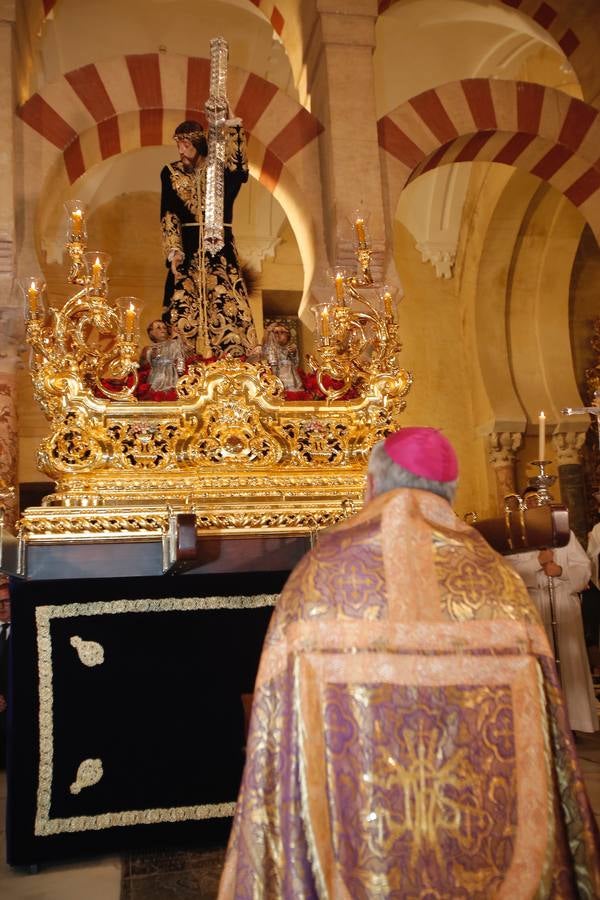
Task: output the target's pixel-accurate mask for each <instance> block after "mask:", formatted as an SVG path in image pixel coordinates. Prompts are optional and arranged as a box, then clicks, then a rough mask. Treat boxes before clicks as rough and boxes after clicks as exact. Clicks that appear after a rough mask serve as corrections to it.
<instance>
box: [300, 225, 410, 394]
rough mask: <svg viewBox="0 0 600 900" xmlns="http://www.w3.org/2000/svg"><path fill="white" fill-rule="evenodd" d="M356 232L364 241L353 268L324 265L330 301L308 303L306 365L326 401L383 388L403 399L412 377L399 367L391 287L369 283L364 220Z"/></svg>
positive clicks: (368, 261)
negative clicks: (312, 333)
mask: <svg viewBox="0 0 600 900" xmlns="http://www.w3.org/2000/svg"><path fill="white" fill-rule="evenodd" d="M359 230H360V232H361V237H364V240H362V239H361V240H359V241H358V244H357V247H356V249H355V253H356V258H357V267H356V271H355V272H354V273H350V274H349V273H348V272H346V271H345V270H343V269H340V268H334V269H330V270H329V271H328V275H329V277H330V278H331V280H332V296H331V299H330V300H329V301H327V302H325V303H320V304H317V305H316V306H314V307H313V312H314V315H315V319H316V335H317V345H316V349H315V353H314V355H313V356H309V357H308V359H307V363H308V366H309V368H310V369H311V370H312V371H314V372H315V374H316V378H317V384H318V386H319V389H320V391H321V392H322V393H323V394H324V395H325V397H326V399H327V401H328V402H330V401H333V400H337V399H339V398H340V397H343V396H344V395H345V394H347V393H348V392H349V391H350V390H352V391H353V393H358V394H359V396H365V397H366V396H368V395H369V394H371V393H373V392H375V393H377V392H379V391H384V392H385V393H386V394H387V395H388V396H390V397H391V396H393V397H394V398H403V397H404V396H405V395H406V394H407V393H408V391H409V389H410V385H411V384H412V375H411V374H410V373H409V372H407V371H406V369H403V368H401V367H400V365H399V354H400V351H401V349H402V344H401V343H400V339H399V328H398V324H397V322H396V321H395V314H394V304H395V300H394V297H395V294H396V289H395V288H392V287H390V286H389V285H382V286H380V287H379V288H378V287H376V286H375V285H374V284H373V279H372V277H371V272H370V268H369V264H370V258H371V253H372V251H371V247H370V246H369V244H368V243H367V240H366V232H365V230H364V222H363V227H362V229H358V228H357V234H358V231H359ZM403 405H404V404H402V406H403Z"/></svg>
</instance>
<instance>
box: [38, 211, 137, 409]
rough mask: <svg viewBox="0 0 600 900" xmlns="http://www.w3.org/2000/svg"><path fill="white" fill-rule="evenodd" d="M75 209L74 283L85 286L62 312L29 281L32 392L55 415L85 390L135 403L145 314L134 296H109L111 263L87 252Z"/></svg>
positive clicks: (70, 242)
mask: <svg viewBox="0 0 600 900" xmlns="http://www.w3.org/2000/svg"><path fill="white" fill-rule="evenodd" d="M72 206H73V208H72V209H70V210H69V226H68V229H67V245H66V246H67V251H68V253H69V257H70V260H71V266H70V271H69V281H71V282H72V283H76V284H80V285H82V288H81V289H80V290H79V291H78V292H77V293H76V294H74V295H73V296H72V297H70V298H69V299H68V300H67V301H66V303H65V304H64V306H63V307H62V309H55V308H49V307H48V304H47V301H46V285H45V283H44V282H43V280H42V279H40V278H37V277H31V278H27V279H25V281H24V282H23V283H22V284H21V288H22V291H23V295H24V300H25V318H26V338H27V342H28V343H29V344H30V345H31V347H32V350H33V353H32V359H31V374H32V378H33V383H34V391H35V394H36V397H37V399H38V400H39V402H40V404H41V405H42V407H44V408H45V409H46V410H47V411H48V412H49V413H50V415H52V414H53V413H55V412H56V411H57V410H59V409H60V408H61V407H62V406H64V401H65V397H67V396H71V397H74V396H76V395H77V394H78V393H80V392H81V391H85V390H88V391H90V392H92V393H93V394H96V395H99V396H104V397H108V398H110V399H118V400H127V399H132V397H133V393H134V391H135V389H136V386H137V368H138V361H137V357H138V345H139V314H140V310H141V303H140V301H139V300H138V299H137V298H136V297H121V298H119V299H118V300H117V301H116V302H115V303H114V304H113V303H111V302H110V301H109V300H108V298H107V294H108V274H107V270H108V265H109V262H110V257H109V256H108V254H106V253H103V252H102V251H87V252H86V245H87V232H86V226H85V216H84V211H83V208H82V206H81V204H78V203H76V202H75V203H74V204H72Z"/></svg>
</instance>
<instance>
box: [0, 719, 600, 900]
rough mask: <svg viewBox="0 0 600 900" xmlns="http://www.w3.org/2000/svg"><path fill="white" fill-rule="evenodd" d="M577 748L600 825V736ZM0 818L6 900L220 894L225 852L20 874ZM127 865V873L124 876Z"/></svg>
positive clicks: (1, 780)
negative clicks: (156, 866)
mask: <svg viewBox="0 0 600 900" xmlns="http://www.w3.org/2000/svg"><path fill="white" fill-rule="evenodd" d="M577 750H578V754H579V760H580V762H581V768H582V771H583V775H584V778H585V781H586V785H587V789H588V793H589V797H590V801H591V804H592V809H593V810H594V815H595V816H596V821H597V822H598V824H599V825H600V732H597V733H596V734H595V735H581V736H579V737H578V739H577ZM5 797H6V776H5V773H4V772H0V804H1V806H2V807H4V803H5ZM2 812H3V814H2V818H1V819H0V838H1V841H2V846H1V848H0V849H1V861H0V897H1V898H2V900H120V897H121V876H122V874H124V875H125V879H124V889H125V893H124V896H123V898H122V900H167V898H171V897H172V898H173V900H187V898H188V896H189V897H190V898H191V897H194V898H196V900H210V898H213V897H215V896H216V887H217V877H218V870H219V867H220V863H221V860H222V858H223V852H222V851H221V850H218V849H215V850H212V851H207V852H206V854H205V856H206V859H205V860H204V861H203V865H201V866H199V865H198V860H197V858H194V855H193V854H191V855H190V854H186V853H184V852H181V853H173V854H171V857H172V860H173V865H172V866H168V865H162V866H161V874H160V877H159V878H157V877H153V876H154V872H153V870H152V865H151V862H149V861H148V858H141V857H140V858H139V859H136V857H135V856H131V857H130V858H129V859H128V860H127V861H126V862H125V863H124V864H122V862H121V859H120V858H119V857H114V856H111V857H106V858H104V859H93V860H82V861H80V862H77V863H70V864H65V865H61V866H53V867H51V868H48V869H42V870H41V871H40V872H38V873H37V874H35V875H30V874H28V873H25V872H22V871H14V870H13V869H11V868H10V867H9V866H7V865H6V862H5V846H4V811H3V810H2ZM123 865H124V866H125V871H124V872H123Z"/></svg>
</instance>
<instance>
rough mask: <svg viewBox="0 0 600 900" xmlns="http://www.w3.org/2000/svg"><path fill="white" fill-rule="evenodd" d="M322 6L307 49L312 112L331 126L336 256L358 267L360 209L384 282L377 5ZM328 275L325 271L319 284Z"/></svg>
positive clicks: (329, 232) (329, 199) (328, 150)
mask: <svg viewBox="0 0 600 900" xmlns="http://www.w3.org/2000/svg"><path fill="white" fill-rule="evenodd" d="M316 7H317V12H318V26H317V27H316V28H315V29H314V30H313V33H312V36H311V39H310V42H309V46H308V48H307V78H308V82H307V86H308V90H309V92H310V94H311V98H312V101H313V107H312V111H313V112H314V114H315V115H316V116H317V118H318V119H319V120H320V122H321V123H322V124H323V125H324V126H325V131H324V132H323V134H322V135H321V138H320V148H321V173H322V180H323V211H324V218H325V234H326V239H327V251H328V256H329V259H330V262H331V264H332V265H335V264H340V265H343V266H347V267H348V268H354V267H355V266H356V258H355V256H354V254H353V240H352V238H353V236H352V222H353V212H354V211H355V210H356V209H357V208H359V207H360V208H361V210H362V211H364V213H365V215H366V217H367V218H366V224H367V230H368V236H369V237H370V242H371V246H372V247H373V250H374V254H373V257H372V273H373V277H374V279H375V280H376V281H377V280H381V278H382V276H383V271H384V264H385V260H384V251H385V221H384V203H383V191H382V175H381V165H380V161H379V142H378V137H377V115H376V109H375V89H374V73H373V49H374V46H375V22H376V19H377V3H376V2H375V0H350V2H346V3H340V2H339V0H317V2H316ZM388 250H390V251H391V247H390V248H388ZM322 277H323V276H322V274H321V273H317V276H316V279H317V280H322ZM396 278H397V276H396Z"/></svg>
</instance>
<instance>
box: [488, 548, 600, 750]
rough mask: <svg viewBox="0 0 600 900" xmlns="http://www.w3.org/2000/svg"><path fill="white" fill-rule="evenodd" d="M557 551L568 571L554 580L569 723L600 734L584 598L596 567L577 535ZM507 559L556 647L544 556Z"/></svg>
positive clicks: (559, 561) (520, 555) (522, 555)
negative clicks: (541, 558) (585, 632)
mask: <svg viewBox="0 0 600 900" xmlns="http://www.w3.org/2000/svg"><path fill="white" fill-rule="evenodd" d="M553 552H554V561H555V562H556V564H557V565H559V566H561V567H562V574H561V575H557V576H556V577H555V578H554V593H555V607H556V623H557V631H558V651H559V659H560V677H561V682H562V687H563V693H564V695H565V699H566V702H567V711H568V713H569V720H570V723H571V728H572V729H573V730H574V731H586V732H594V731H597V730H598V713H597V710H596V697H595V695H594V686H593V684H592V675H591V672H590V666H589V661H588V655H587V650H586V646H585V639H584V635H583V620H582V618H581V600H580V598H579V593H578V592H579V591H582V590H584V588H585V587H587V584H588V582H589V580H590V575H591V563H590V560H589V559H588V557H587V555H586V552H585V550H584V549H583V547H582V546H581V544H580V543H579V541H578V540H577V538H576V537H575V535H574V534H573V532H571V537H570V538H569V543H568V544H567V546H566V547H558V548H556V549H554V551H553ZM505 559H506V562H507V563H509V564H510V565H511V566H512V567H513V569H514V570H515V571H516V572H518V573H519V575H520V576H521V578H522V579H523V581H524V582H525V587H526V588H527V590H528V591H529V594H530V596H531V598H532V599H533V600H534V601H535V604H536V606H537V608H538V610H539V612H540V615H541V617H542V620H543V622H544V626H545V628H546V632H547V634H548V640H549V641H550V646H551V647H553V646H554V641H553V635H552V619H551V615H550V597H549V593H548V577H547V576H546V574H545V573H544V570H543V569H542V568H541V566H540V564H539V562H538V551H537V550H535V551H532V552H529V553H515V554H512V555H511V556H506V557H505Z"/></svg>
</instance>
